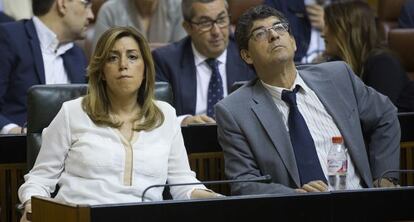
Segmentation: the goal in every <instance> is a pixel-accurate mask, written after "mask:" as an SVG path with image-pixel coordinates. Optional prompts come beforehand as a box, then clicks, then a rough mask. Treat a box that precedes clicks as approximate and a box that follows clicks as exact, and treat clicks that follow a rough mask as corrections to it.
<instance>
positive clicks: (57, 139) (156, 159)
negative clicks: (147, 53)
mask: <svg viewBox="0 0 414 222" xmlns="http://www.w3.org/2000/svg"><path fill="white" fill-rule="evenodd" d="M155 105H156V106H157V107H158V108H159V109H160V110H161V112H162V113H163V114H164V117H165V119H164V122H163V123H162V124H161V126H159V127H157V128H155V129H152V130H148V131H140V132H135V133H134V136H133V138H132V139H131V140H130V141H128V140H127V139H125V138H124V137H123V136H122V134H121V133H120V132H119V130H118V129H115V128H111V127H109V126H102V125H96V124H95V123H94V122H93V121H92V120H91V119H90V118H89V116H88V115H87V114H86V113H85V111H84V110H83V109H82V98H78V99H75V100H71V101H67V102H65V103H64V104H63V105H62V108H61V110H60V111H59V113H58V114H57V115H56V117H55V118H54V119H53V121H52V122H51V124H50V125H49V126H48V127H47V128H45V129H44V130H43V133H42V147H41V149H40V151H39V154H38V156H37V159H36V163H35V164H34V166H33V168H32V169H31V171H30V172H29V173H28V174H26V175H25V176H24V178H25V181H26V182H25V183H24V184H23V185H22V186H21V187H20V188H19V192H18V195H19V198H20V200H21V202H22V203H24V202H26V201H27V200H29V199H30V198H31V196H33V195H38V196H46V197H49V196H50V193H51V192H53V190H54V189H55V186H56V184H59V185H60V190H59V192H58V193H57V195H56V197H55V199H56V200H59V201H64V202H69V203H74V204H108V203H130V202H140V201H141V200H142V199H141V198H142V194H143V192H144V190H145V189H146V188H148V187H149V186H152V185H155V184H165V183H166V181H167V180H168V182H169V183H171V184H176V183H198V182H199V181H198V180H197V179H196V175H195V173H194V172H193V171H191V169H190V166H189V163H188V157H187V152H186V149H185V146H184V141H183V137H182V134H181V127H180V125H179V123H178V122H177V117H176V115H175V110H174V108H173V107H172V106H171V105H169V104H168V103H166V102H162V101H155ZM194 189H206V188H205V186H204V185H202V184H200V185H192V186H175V187H171V190H170V191H171V195H172V196H173V198H174V199H190V197H191V193H192V191H193V190H194ZM162 192H163V188H162V187H157V188H153V189H150V190H148V192H147V193H146V195H145V197H147V198H145V199H148V200H151V201H160V200H162V199H163V198H162Z"/></svg>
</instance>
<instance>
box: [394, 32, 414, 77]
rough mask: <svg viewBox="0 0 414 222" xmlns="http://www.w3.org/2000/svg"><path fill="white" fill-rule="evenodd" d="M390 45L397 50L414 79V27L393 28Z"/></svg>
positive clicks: (405, 67)
mask: <svg viewBox="0 0 414 222" xmlns="http://www.w3.org/2000/svg"><path fill="white" fill-rule="evenodd" d="M388 45H389V47H390V49H391V50H393V51H394V52H396V53H397V54H398V55H399V57H400V59H401V62H402V64H403V66H404V69H405V71H406V72H407V74H408V76H409V77H410V79H411V80H414V29H392V30H391V31H390V32H389V34H388Z"/></svg>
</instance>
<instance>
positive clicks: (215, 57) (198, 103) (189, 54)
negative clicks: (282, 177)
mask: <svg viewBox="0 0 414 222" xmlns="http://www.w3.org/2000/svg"><path fill="white" fill-rule="evenodd" d="M182 11H183V17H184V22H183V26H184V28H185V30H186V31H187V33H188V37H186V38H184V39H182V40H180V41H178V42H175V43H173V44H171V45H168V46H165V47H162V48H158V49H156V50H154V51H153V56H154V61H155V69H156V72H157V77H156V79H157V81H165V82H169V83H170V85H171V86H172V89H173V94H174V107H175V109H176V110H177V115H179V119H180V121H181V123H182V125H183V126H185V125H188V124H198V123H215V120H214V105H215V104H216V102H217V101H219V100H220V99H221V98H223V97H225V96H226V95H227V94H228V93H229V90H230V89H231V87H232V85H233V83H235V82H237V81H245V80H250V79H252V78H254V76H255V74H254V71H253V70H252V69H251V68H250V67H249V66H248V65H246V64H244V63H243V61H242V60H241V58H240V54H239V52H238V51H237V46H236V44H235V42H234V39H233V38H232V37H231V36H230V30H229V24H230V19H229V14H228V4H227V1H226V0H183V1H182Z"/></svg>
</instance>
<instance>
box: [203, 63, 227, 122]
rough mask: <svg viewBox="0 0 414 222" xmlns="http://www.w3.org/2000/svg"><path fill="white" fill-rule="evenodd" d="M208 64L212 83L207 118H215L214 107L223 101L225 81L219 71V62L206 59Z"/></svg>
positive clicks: (208, 95) (209, 90)
mask: <svg viewBox="0 0 414 222" xmlns="http://www.w3.org/2000/svg"><path fill="white" fill-rule="evenodd" d="M206 63H207V64H208V65H209V66H210V68H211V71H212V73H211V78H210V83H209V84H208V93H207V116H210V117H212V118H214V105H216V103H217V102H218V101H220V100H221V99H223V81H222V80H221V75H220V71H219V69H218V61H217V60H216V59H206Z"/></svg>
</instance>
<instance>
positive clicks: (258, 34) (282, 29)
mask: <svg viewBox="0 0 414 222" xmlns="http://www.w3.org/2000/svg"><path fill="white" fill-rule="evenodd" d="M271 30H273V31H275V32H276V33H277V34H279V35H284V34H286V33H287V32H289V24H288V23H276V24H274V25H272V26H270V27H267V28H265V27H262V28H258V29H256V30H254V31H253V32H252V34H250V36H249V39H250V38H252V37H253V39H254V40H255V41H263V40H266V39H269V35H270V31H271Z"/></svg>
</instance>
